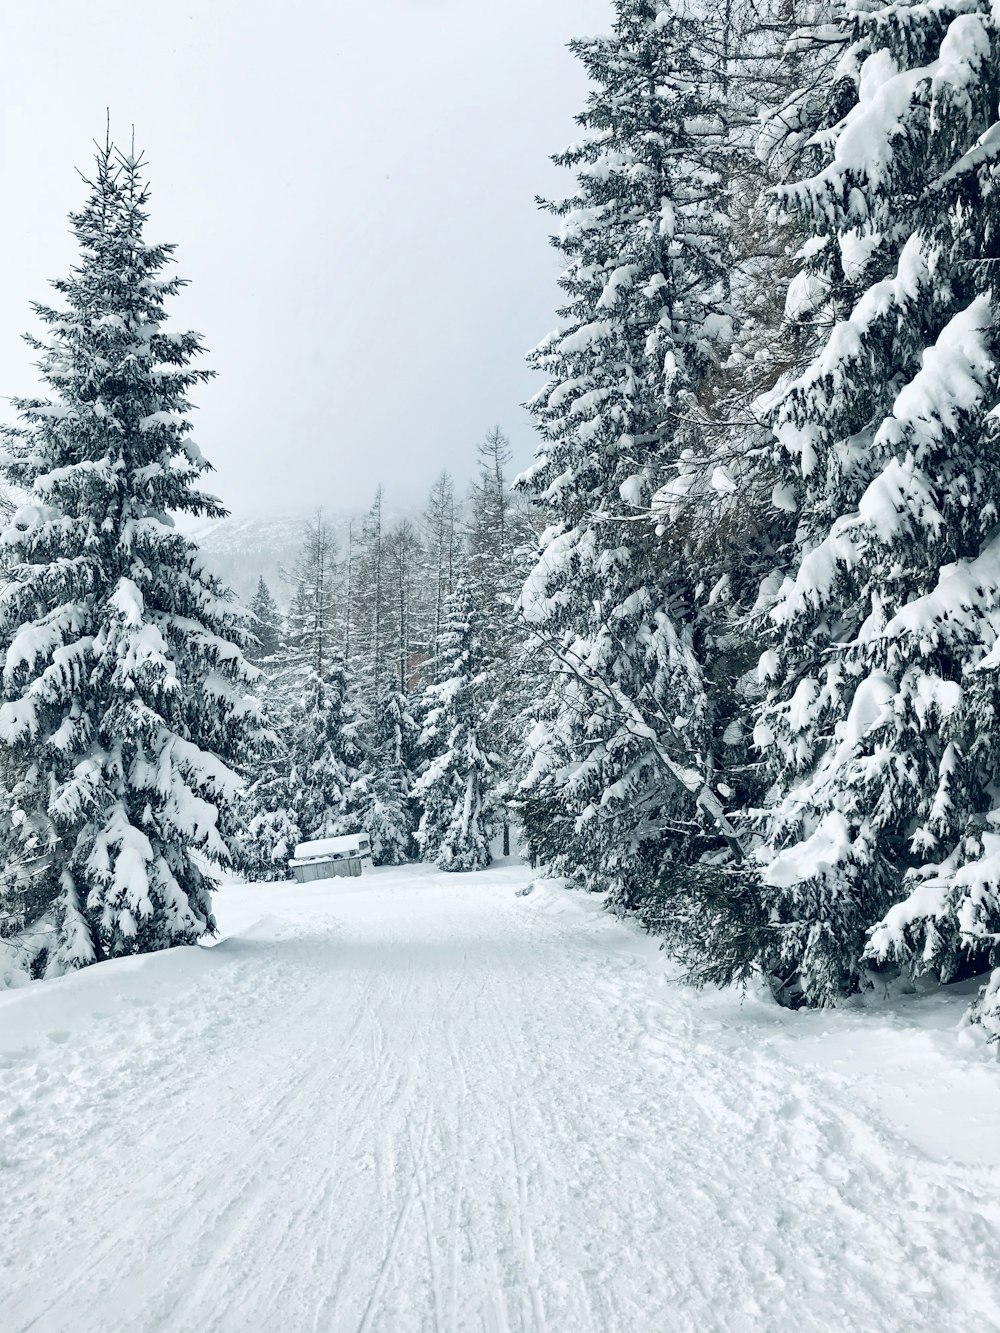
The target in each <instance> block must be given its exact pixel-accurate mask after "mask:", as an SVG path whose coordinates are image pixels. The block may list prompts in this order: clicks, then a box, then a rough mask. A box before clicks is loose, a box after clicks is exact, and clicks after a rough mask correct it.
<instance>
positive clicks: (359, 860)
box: [288, 833, 372, 884]
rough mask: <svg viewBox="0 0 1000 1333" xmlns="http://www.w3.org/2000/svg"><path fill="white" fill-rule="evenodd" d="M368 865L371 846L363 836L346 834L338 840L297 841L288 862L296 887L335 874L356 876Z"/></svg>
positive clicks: (366, 836)
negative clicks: (298, 884)
mask: <svg viewBox="0 0 1000 1333" xmlns="http://www.w3.org/2000/svg"><path fill="white" fill-rule="evenodd" d="M371 863H372V845H371V840H370V839H369V837H368V834H367V833H348V834H346V835H345V836H344V837H341V838H315V839H314V840H313V841H312V842H300V843H299V845H298V846H297V847H296V849H295V855H294V856H293V857H292V859H291V860H290V861H289V862H288V864H289V866H290V867H291V869H292V873H293V874H294V876H295V878H296V879H297V880H298V882H299V883H300V884H309V883H311V882H312V880H314V879H333V878H335V877H336V876H338V875H360V874H361V872H362V871H363V870H364V868H365V865H366V864H368V865H371Z"/></svg>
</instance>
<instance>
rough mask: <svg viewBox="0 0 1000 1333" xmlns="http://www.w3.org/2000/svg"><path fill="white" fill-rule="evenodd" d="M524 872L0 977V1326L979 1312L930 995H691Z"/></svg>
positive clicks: (944, 1055) (579, 905) (990, 1183)
mask: <svg viewBox="0 0 1000 1333" xmlns="http://www.w3.org/2000/svg"><path fill="white" fill-rule="evenodd" d="M528 878H529V875H528V873H527V872H526V871H525V870H523V869H517V868H501V869H498V870H495V871H491V872H488V873H486V874H484V875H480V876H451V877H448V876H438V875H434V874H431V873H430V872H428V871H426V870H424V869H422V868H414V869H408V870H405V871H401V872H376V873H375V874H374V875H372V876H366V877H365V878H364V879H363V880H361V881H353V882H349V883H345V882H344V881H337V882H334V884H333V885H329V886H328V885H314V886H309V887H308V888H304V889H297V888H289V887H287V886H281V887H274V888H271V887H267V886H251V887H249V888H230V889H227V890H225V891H224V893H223V894H222V895H221V902H220V917H221V919H222V924H223V927H224V929H225V930H227V931H230V932H232V933H231V934H230V935H229V937H228V938H226V939H225V940H224V941H223V942H222V943H221V944H220V945H218V946H217V947H215V948H213V949H192V950H178V951H174V952H173V953H171V954H167V955H161V956H159V957H157V958H153V959H142V960H128V961H124V962H120V963H114V964H105V965H102V966H101V967H98V968H94V969H91V970H90V971H89V972H87V973H85V974H83V975H80V976H76V977H72V978H67V979H64V980H61V981H57V982H51V983H46V984H45V985H41V986H31V987H28V988H26V989H24V990H21V991H15V992H4V993H3V994H0V1200H2V1203H0V1330H2V1333H20V1331H21V1330H27V1329H31V1330H39V1331H40V1333H47V1331H52V1330H67V1333H69V1331H70V1330H71V1331H72V1333H89V1331H92V1330H114V1331H115V1333H120V1331H121V1330H158V1331H159V1330H178V1331H180V1330H184V1331H185V1333H186V1331H188V1330H197V1333H212V1331H213V1330H227V1331H228V1330H232V1331H233V1333H247V1331H250V1333H257V1331H264V1330H282V1333H298V1331H299V1330H316V1331H317V1333H322V1331H324V1330H336V1331H337V1333H339V1331H340V1330H351V1331H354V1330H357V1331H358V1333H365V1331H368V1330H370V1331H371V1333H408V1331H409V1330H424V1329H426V1330H432V1331H434V1333H441V1331H442V1330H449V1331H454V1330H488V1331H489V1333H521V1330H532V1331H533V1333H534V1331H535V1330H550V1333H589V1331H590V1330H594V1331H595V1333H596V1331H598V1330H600V1331H601V1333H603V1331H604V1330H610V1331H612V1333H645V1331H647V1330H648V1331H649V1333H676V1331H680V1330H689V1329H690V1330H695V1329H698V1330H729V1329H762V1330H778V1329H783V1328H798V1329H800V1330H808V1329H839V1328H843V1327H847V1326H851V1327H853V1328H854V1329H860V1330H869V1329H870V1330H880V1331H881V1330H895V1329H899V1330H903V1329H907V1330H914V1329H927V1330H942V1329H944V1328H946V1327H947V1328H953V1329H973V1328H976V1329H994V1328H1000V1264H998V1262H997V1256H998V1254H1000V1145H998V1142H997V1140H998V1138H1000V1136H998V1134H997V1126H998V1124H1000V1067H998V1066H997V1065H996V1064H994V1063H992V1062H990V1061H989V1060H988V1059H987V1058H986V1056H985V1055H984V1053H983V1050H982V1048H981V1047H978V1046H970V1047H969V1049H967V1050H962V1048H961V1047H960V1046H959V1045H958V1042H957V1039H956V1034H955V1032H954V1031H953V1030H951V1025H952V1024H953V1022H954V1020H955V1018H956V1017H957V1015H958V1012H959V1009H958V1008H956V1002H955V1001H954V1000H953V999H949V1000H947V1001H946V1000H943V999H942V1000H940V1001H938V1002H937V1008H935V1001H932V1000H925V1001H922V1002H921V1004H922V1005H923V1008H922V1009H921V1010H920V1015H921V1020H922V1026H913V1025H912V1024H909V1023H907V1022H906V1021H904V1020H905V1016H904V1017H900V1010H899V1008H898V1006H897V1008H896V1009H895V1010H892V1011H889V1012H885V1011H882V1012H880V1014H879V1015H878V1016H877V1017H874V1018H873V1017H872V1016H871V1015H870V1014H865V1013H855V1014H851V1013H843V1014H838V1015H833V1016H821V1015H820V1016H805V1017H802V1016H794V1015H788V1014H784V1013H781V1012H780V1011H777V1010H775V1009H773V1008H771V1007H769V1006H765V1005H763V1004H759V1003H757V1002H754V1001H750V1002H748V1003H747V1004H745V1005H744V1006H743V1007H740V1005H739V1004H738V1002H737V1001H736V1000H735V999H734V997H732V996H728V995H718V996H703V997H699V996H696V995H693V994H692V993H691V992H689V991H688V990H687V989H686V988H684V987H681V986H678V985H676V984H674V983H672V982H671V981H670V980H669V979H668V978H667V977H666V975H665V974H664V970H663V967H662V964H661V963H660V962H659V960H658V958H657V956H656V955H655V953H654V951H653V950H652V948H651V944H650V942H648V941H645V940H642V939H641V938H639V937H637V936H636V935H635V933H634V932H633V931H632V930H631V929H630V928H629V927H626V926H623V925H621V924H619V923H616V922H614V921H612V920H610V919H609V918H607V916H606V915H604V914H601V913H599V912H597V911H596V910H595V904H594V903H593V902H592V901H591V900H588V899H585V898H584V897H583V896H582V895H579V894H575V893H574V894H567V893H560V892H558V891H557V890H555V889H553V888H551V887H547V886H543V887H542V888H540V889H539V890H537V891H536V892H534V893H533V894H532V895H530V896H528V897H516V896H515V895H514V888H515V887H517V886H518V885H521V884H524V883H526V882H527V880H528ZM928 1006H929V1007H928ZM820 1062H822V1065H821V1064H820ZM876 1071H879V1072H876ZM916 1081H919V1083H920V1085H921V1086H920V1087H917V1086H914V1085H915V1082H916ZM924 1091H926V1097H925V1096H924Z"/></svg>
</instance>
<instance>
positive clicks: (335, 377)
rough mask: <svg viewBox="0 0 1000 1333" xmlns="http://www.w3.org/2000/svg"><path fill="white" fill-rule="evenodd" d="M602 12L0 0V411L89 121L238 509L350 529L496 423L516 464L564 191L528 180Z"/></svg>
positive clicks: (597, 0) (542, 2) (410, 491)
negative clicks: (146, 201) (122, 181)
mask: <svg viewBox="0 0 1000 1333" xmlns="http://www.w3.org/2000/svg"><path fill="white" fill-rule="evenodd" d="M610 9H611V5H610V0H283V3H278V0H268V3H263V2H262V0H188V2H187V3H178V4H152V3H136V2H135V0H130V2H126V0H89V3H86V4H83V3H80V0H5V3H4V5H3V6H2V16H0V40H2V51H0V62H2V63H0V99H2V102H3V111H4V115H3V173H2V179H3V182H4V185H3V195H4V199H3V205H2V208H0V253H2V254H3V255H4V257H5V260H6V262H5V265H4V269H3V274H2V280H0V395H6V396H9V395H11V394H17V393H24V392H31V391H33V389H34V387H35V378H34V371H33V369H32V364H31V363H32V354H31V352H30V350H29V349H28V348H27V347H26V346H25V345H24V344H23V343H22V342H21V341H20V339H19V335H20V334H21V333H22V332H24V331H25V329H27V328H30V327H32V326H33V319H32V316H31V313H30V311H29V308H28V302H29V300H31V299H36V300H44V299H47V297H48V288H47V280H48V279H49V278H52V277H56V276H58V275H60V274H61V273H63V272H64V271H65V270H66V268H67V266H68V264H69V263H70V262H71V260H72V256H73V247H72V243H71V241H70V239H69V236H68V232H67V223H66V213H67V211H68V210H69V209H70V208H73V207H77V206H79V204H80V203H81V201H82V198H83V194H84V191H83V187H82V185H81V182H80V180H79V178H78V177H77V175H76V173H75V168H76V167H78V166H79V167H86V166H87V163H88V157H89V154H90V152H91V148H92V144H91V141H92V139H93V138H94V137H95V136H100V135H102V134H103V128H104V116H105V107H106V106H109V107H110V109H111V118H112V132H113V136H117V137H119V138H120V139H122V140H124V141H125V142H126V143H127V141H128V138H129V134H130V128H129V127H130V126H131V124H132V123H133V122H134V123H135V127H136V141H137V145H138V146H141V147H142V148H143V149H144V151H145V153H146V155H147V157H148V159H149V163H150V173H149V174H150V180H151V183H152V186H153V198H152V204H151V209H152V217H151V221H150V224H149V227H148V235H149V238H150V239H152V240H156V241H159V240H172V241H176V242H177V243H178V246H179V249H178V272H180V273H181V274H182V275H183V276H185V277H187V278H190V279H191V284H192V285H191V287H190V288H189V289H188V290H187V291H186V292H185V293H184V295H183V296H182V297H181V298H179V299H178V300H177V301H176V302H175V306H174V315H175V320H176V322H177V323H178V324H180V323H184V324H186V325H189V326H191V327H194V328H196V329H198V330H199V332H201V333H202V334H204V336H205V339H206V342H207V344H208V346H209V347H210V349H211V357H210V359H209V358H206V364H211V366H212V367H213V368H214V369H215V370H217V371H218V372H219V378H218V379H217V380H216V381H215V382H214V383H213V384H212V385H211V386H210V387H208V388H207V389H205V390H203V391H201V393H200V394H199V397H198V402H199V406H200V409H201V410H200V412H199V414H198V418H197V432H196V436H197V439H198V441H199V443H200V444H201V446H202V448H203V450H204V451H205V453H206V454H207V455H208V457H209V458H210V459H211V460H212V461H213V462H214V463H215V465H216V468H217V470H218V475H217V476H216V478H215V479H214V489H215V490H216V491H217V492H218V493H219V494H220V495H221V497H222V498H223V500H224V501H225V503H226V504H227V505H228V506H229V507H230V508H231V509H232V510H233V511H234V512H235V513H238V514H248V513H252V512H257V511H268V512H283V511H288V510H290V509H292V508H295V507H299V506H302V507H311V506H314V505H315V504H317V503H319V502H322V503H324V504H326V505H327V506H330V507H333V508H341V507H353V506H355V505H360V504H365V503H366V502H367V500H368V498H369V496H370V493H371V491H372V489H373V488H374V486H375V483H376V482H377V481H379V480H383V481H384V482H385V483H386V486H387V488H388V492H389V497H390V500H391V501H392V503H394V504H397V505H407V504H409V503H413V502H418V501H420V500H421V499H422V497H423V493H424V492H425V491H426V489H427V487H428V484H429V483H430V481H431V480H432V478H433V476H434V475H435V474H436V473H437V472H438V471H440V469H441V468H442V467H447V468H449V469H450V470H452V471H453V472H454V473H455V474H456V475H457V476H459V477H461V478H463V479H464V478H465V477H467V476H468V475H469V473H470V470H471V461H470V460H471V458H472V454H473V450H474V445H475V442H476V440H477V439H478V438H479V437H481V436H482V435H483V434H484V433H485V431H486V430H487V429H488V428H489V427H490V426H491V425H493V424H494V423H499V424H501V425H502V426H503V427H504V429H505V430H506V431H507V432H508V433H509V434H510V435H511V437H512V439H513V441H514V444H515V449H516V455H517V462H518V464H519V465H520V464H523V463H524V462H526V461H527V459H528V458H529V457H530V454H531V450H532V447H533V444H532V438H531V429H530V425H529V422H528V418H527V414H526V413H524V411H523V410H522V409H521V408H520V407H519V404H520V403H521V402H522V401H523V400H524V399H525V398H526V397H527V396H528V395H529V394H530V393H531V392H532V389H533V387H534V383H535V381H534V378H533V376H531V375H530V374H529V372H528V371H527V370H526V368H525V366H524V353H525V352H526V351H527V350H528V348H529V347H531V346H532V345H533V344H534V343H535V342H536V341H538V340H539V339H540V338H541V337H542V335H543V334H544V333H546V332H547V331H548V330H549V329H550V328H552V327H553V326H554V324H555V322H556V320H555V313H554V312H555V306H556V302H557V297H558V289H557V288H556V286H555V276H556V273H557V272H558V267H559V263H558V261H559V256H558V254H557V252H555V251H554V250H552V249H551V248H550V247H549V245H548V244H547V240H546V238H547V235H548V231H549V229H550V222H551V220H550V219H548V218H547V217H546V216H545V215H544V214H542V213H540V212H539V211H538V210H537V209H536V207H535V205H534V202H533V199H534V195H535V194H536V193H543V194H544V193H552V192H553V191H555V192H560V193H562V192H565V190H566V189H567V188H569V187H570V185H571V178H570V176H569V173H563V172H558V171H556V169H555V168H553V167H552V166H551V165H550V164H549V162H548V154H549V153H551V152H554V151H557V150H558V149H560V148H562V147H563V146H564V145H565V144H566V143H568V142H569V141H571V140H572V138H573V137H574V135H575V134H576V127H575V126H574V124H573V119H572V118H573V115H574V114H575V113H576V112H577V111H578V110H579V109H580V107H581V105H582V102H583V98H584V96H585V92H586V84H585V80H584V76H583V73H582V70H581V69H580V68H579V67H578V62H577V61H575V60H574V59H573V58H572V57H571V56H570V54H569V53H568V52H567V51H566V49H565V43H566V42H567V41H568V39H569V38H570V37H573V36H578V35H582V34H586V33H590V32H596V31H603V30H605V29H606V28H607V27H608V26H609V16H610ZM563 176H565V180H563V179H561V178H562V177H563ZM2 406H3V405H2V404H0V407H2Z"/></svg>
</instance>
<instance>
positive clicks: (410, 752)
mask: <svg viewBox="0 0 1000 1333" xmlns="http://www.w3.org/2000/svg"><path fill="white" fill-rule="evenodd" d="M418 738H419V732H418V729H417V725H416V722H415V721H414V719H413V716H412V714H411V711H410V706H409V700H408V698H407V696H406V695H405V694H403V693H402V691H401V690H399V689H396V688H395V687H394V686H393V685H392V683H391V682H390V683H387V684H385V685H383V687H382V689H381V690H380V692H379V695H378V698H377V699H376V701H375V710H374V715H373V717H372V719H371V725H370V729H369V734H368V750H367V752H366V755H365V761H364V778H363V785H362V788H361V790H362V792H363V795H362V800H361V808H360V811H359V817H360V821H361V826H362V827H363V828H364V830H365V832H366V833H367V834H368V836H369V838H370V840H371V846H372V860H373V862H374V863H375V865H393V866H395V865H402V864H403V863H404V862H406V861H409V860H410V858H411V856H412V853H413V836H414V806H413V784H414V773H415V768H416V749H417V741H418Z"/></svg>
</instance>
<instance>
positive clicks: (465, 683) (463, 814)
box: [415, 576, 497, 870]
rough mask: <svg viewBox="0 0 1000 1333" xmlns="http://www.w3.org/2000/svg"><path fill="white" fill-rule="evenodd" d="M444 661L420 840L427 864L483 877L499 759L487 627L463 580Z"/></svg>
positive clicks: (435, 691) (428, 744) (453, 600)
mask: <svg viewBox="0 0 1000 1333" xmlns="http://www.w3.org/2000/svg"><path fill="white" fill-rule="evenodd" d="M439 657H440V661H441V664H442V679H441V680H440V682H439V683H437V684H432V685H429V686H428V687H427V696H428V708H427V715H426V722H425V725H424V731H423V734H422V736H421V744H422V745H423V746H424V747H425V749H426V751H427V753H428V754H429V755H430V758H429V761H428V763H427V767H426V768H425V770H424V772H423V773H422V774H421V776H420V778H419V779H418V781H417V783H416V787H415V794H416V796H417V798H418V799H419V801H420V802H421V805H422V815H421V818H420V826H419V828H418V830H417V841H418V843H419V845H420V851H421V856H422V857H423V859H424V860H425V861H434V862H436V864H437V865H439V866H440V867H441V869H442V870H481V869H483V868H484V867H485V866H488V865H489V864H490V861H491V860H492V855H491V852H490V838H491V834H492V830H493V822H494V807H495V804H496V796H495V783H496V779H497V760H496V756H495V755H493V754H491V753H490V752H489V750H488V749H487V747H486V743H485V740H484V735H483V733H484V718H485V716H486V712H487V710H488V706H489V704H488V699H487V698H486V697H485V693H486V692H485V677H484V665H485V643H484V622H483V619H482V615H481V613H480V612H479V610H478V609H477V607H476V602H475V597H474V594H473V590H472V586H471V584H470V582H469V580H468V579H467V578H466V577H465V576H461V577H459V579H458V581H457V583H456V586H455V591H454V593H453V594H452V596H451V597H450V598H449V601H448V615H447V620H446V623H445V628H444V630H443V632H442V635H441V643H440V646H439Z"/></svg>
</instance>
